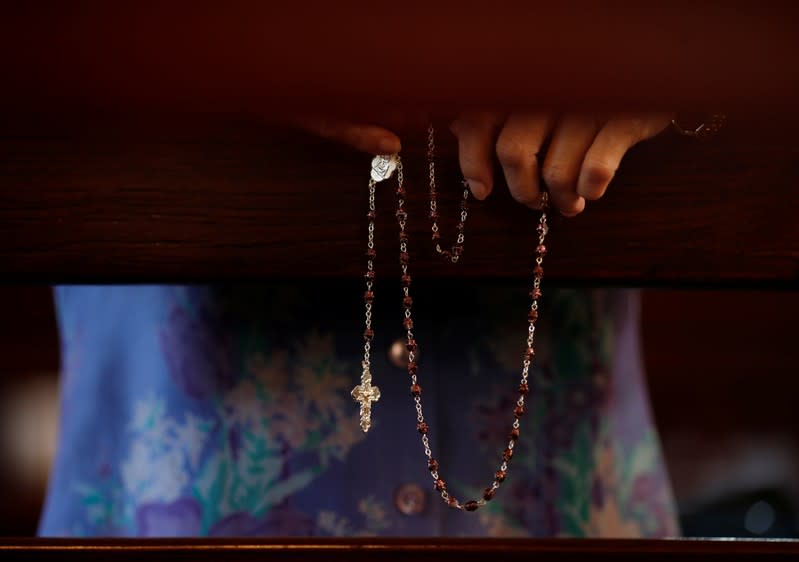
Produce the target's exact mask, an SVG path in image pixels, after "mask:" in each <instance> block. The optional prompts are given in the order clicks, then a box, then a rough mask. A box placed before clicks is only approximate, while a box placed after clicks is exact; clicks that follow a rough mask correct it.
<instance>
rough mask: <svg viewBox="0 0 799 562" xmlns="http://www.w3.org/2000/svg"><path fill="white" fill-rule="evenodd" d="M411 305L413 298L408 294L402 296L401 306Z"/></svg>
mask: <svg viewBox="0 0 799 562" xmlns="http://www.w3.org/2000/svg"><path fill="white" fill-rule="evenodd" d="M412 305H413V299H412V298H411V297H410V296H407V297H403V298H402V306H404V307H405V308H410V307H411V306H412Z"/></svg>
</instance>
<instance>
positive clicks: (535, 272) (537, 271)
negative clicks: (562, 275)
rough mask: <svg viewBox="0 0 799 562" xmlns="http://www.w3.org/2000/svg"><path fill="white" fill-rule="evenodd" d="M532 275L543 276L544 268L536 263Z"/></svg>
mask: <svg viewBox="0 0 799 562" xmlns="http://www.w3.org/2000/svg"><path fill="white" fill-rule="evenodd" d="M533 275H535V276H536V277H543V276H544V268H543V267H541V266H540V265H537V266H535V267H534V268H533Z"/></svg>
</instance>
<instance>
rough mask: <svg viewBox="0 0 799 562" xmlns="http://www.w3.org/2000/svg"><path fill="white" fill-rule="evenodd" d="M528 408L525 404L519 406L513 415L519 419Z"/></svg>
mask: <svg viewBox="0 0 799 562" xmlns="http://www.w3.org/2000/svg"><path fill="white" fill-rule="evenodd" d="M525 411H526V408H525V407H524V404H517V405H516V407H515V408H514V409H513V415H514V416H516V417H517V418H520V417H522V416H523V415H524V413H525Z"/></svg>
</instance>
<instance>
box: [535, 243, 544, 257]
mask: <svg viewBox="0 0 799 562" xmlns="http://www.w3.org/2000/svg"><path fill="white" fill-rule="evenodd" d="M535 253H536V254H538V255H539V256H545V255H547V247H546V246H544V245H543V244H539V245H538V246H536V248H535Z"/></svg>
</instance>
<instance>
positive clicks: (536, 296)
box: [530, 288, 541, 300]
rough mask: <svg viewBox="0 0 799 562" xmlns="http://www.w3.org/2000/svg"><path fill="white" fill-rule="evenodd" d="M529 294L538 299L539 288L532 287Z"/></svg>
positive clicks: (539, 295)
mask: <svg viewBox="0 0 799 562" xmlns="http://www.w3.org/2000/svg"><path fill="white" fill-rule="evenodd" d="M530 296H531V297H533V298H534V299H536V300H538V299H540V298H541V289H536V288H533V290H532V291H530Z"/></svg>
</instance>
